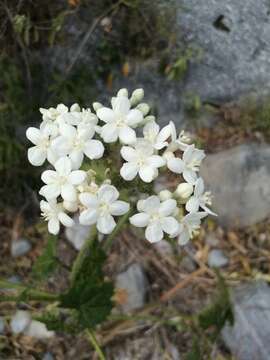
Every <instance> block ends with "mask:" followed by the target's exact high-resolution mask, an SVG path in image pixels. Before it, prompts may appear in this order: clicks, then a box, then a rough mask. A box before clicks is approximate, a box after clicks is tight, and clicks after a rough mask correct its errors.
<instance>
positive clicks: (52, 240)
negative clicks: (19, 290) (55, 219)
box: [32, 235, 58, 280]
mask: <svg viewBox="0 0 270 360" xmlns="http://www.w3.org/2000/svg"><path fill="white" fill-rule="evenodd" d="M56 245H57V237H56V236H53V235H51V236H50V237H49V239H48V242H47V246H46V247H45V249H44V251H43V253H42V254H41V255H40V256H39V257H38V258H37V259H36V261H35V263H34V265H33V270H32V272H33V276H34V277H35V278H36V279H39V280H43V279H45V278H47V277H48V276H49V275H50V274H51V273H52V272H54V271H55V270H56V268H57V265H58V262H57V258H56Z"/></svg>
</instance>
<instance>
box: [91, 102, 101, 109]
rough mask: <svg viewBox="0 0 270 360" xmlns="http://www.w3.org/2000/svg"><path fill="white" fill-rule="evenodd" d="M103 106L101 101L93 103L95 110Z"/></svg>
mask: <svg viewBox="0 0 270 360" xmlns="http://www.w3.org/2000/svg"><path fill="white" fill-rule="evenodd" d="M102 107H103V105H102V104H101V103H99V102H94V103H93V108H94V110H95V111H98V109H100V108H102Z"/></svg>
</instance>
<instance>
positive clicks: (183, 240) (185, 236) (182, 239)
mask: <svg viewBox="0 0 270 360" xmlns="http://www.w3.org/2000/svg"><path fill="white" fill-rule="evenodd" d="M189 239H190V236H189V232H188V230H187V229H183V231H182V232H181V233H180V235H179V236H178V244H179V245H182V246H183V245H186V244H187V243H188V242H189Z"/></svg>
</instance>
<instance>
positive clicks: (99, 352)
mask: <svg viewBox="0 0 270 360" xmlns="http://www.w3.org/2000/svg"><path fill="white" fill-rule="evenodd" d="M86 334H87V336H88V339H89V341H90V342H91V344H92V345H93V348H94V349H95V351H96V353H97V355H98V357H99V359H100V360H106V359H105V356H104V354H103V352H102V350H101V347H100V346H99V344H98V342H97V339H96V337H95V334H94V332H93V331H92V330H90V329H87V330H86Z"/></svg>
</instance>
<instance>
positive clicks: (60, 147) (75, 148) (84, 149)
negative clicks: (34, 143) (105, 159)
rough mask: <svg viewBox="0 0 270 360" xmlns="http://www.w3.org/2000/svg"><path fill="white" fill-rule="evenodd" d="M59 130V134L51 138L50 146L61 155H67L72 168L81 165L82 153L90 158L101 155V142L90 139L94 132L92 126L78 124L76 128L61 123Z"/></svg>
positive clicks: (96, 157)
mask: <svg viewBox="0 0 270 360" xmlns="http://www.w3.org/2000/svg"><path fill="white" fill-rule="evenodd" d="M59 132H60V136H58V137H57V138H56V139H54V140H53V142H52V148H53V149H54V152H55V153H57V154H59V155H61V156H65V155H69V158H70V159H71V162H72V168H73V169H78V168H79V167H80V166H81V165H82V162H83V158H84V155H86V156H87V157H88V158H90V159H91V160H93V159H100V158H101V157H102V156H103V153H104V146H103V144H102V142H101V141H99V140H94V139H92V137H93V136H94V134H95V129H94V127H93V126H91V125H86V124H80V125H78V127H77V129H76V128H75V127H73V126H71V125H67V124H61V125H60V127H59Z"/></svg>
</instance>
